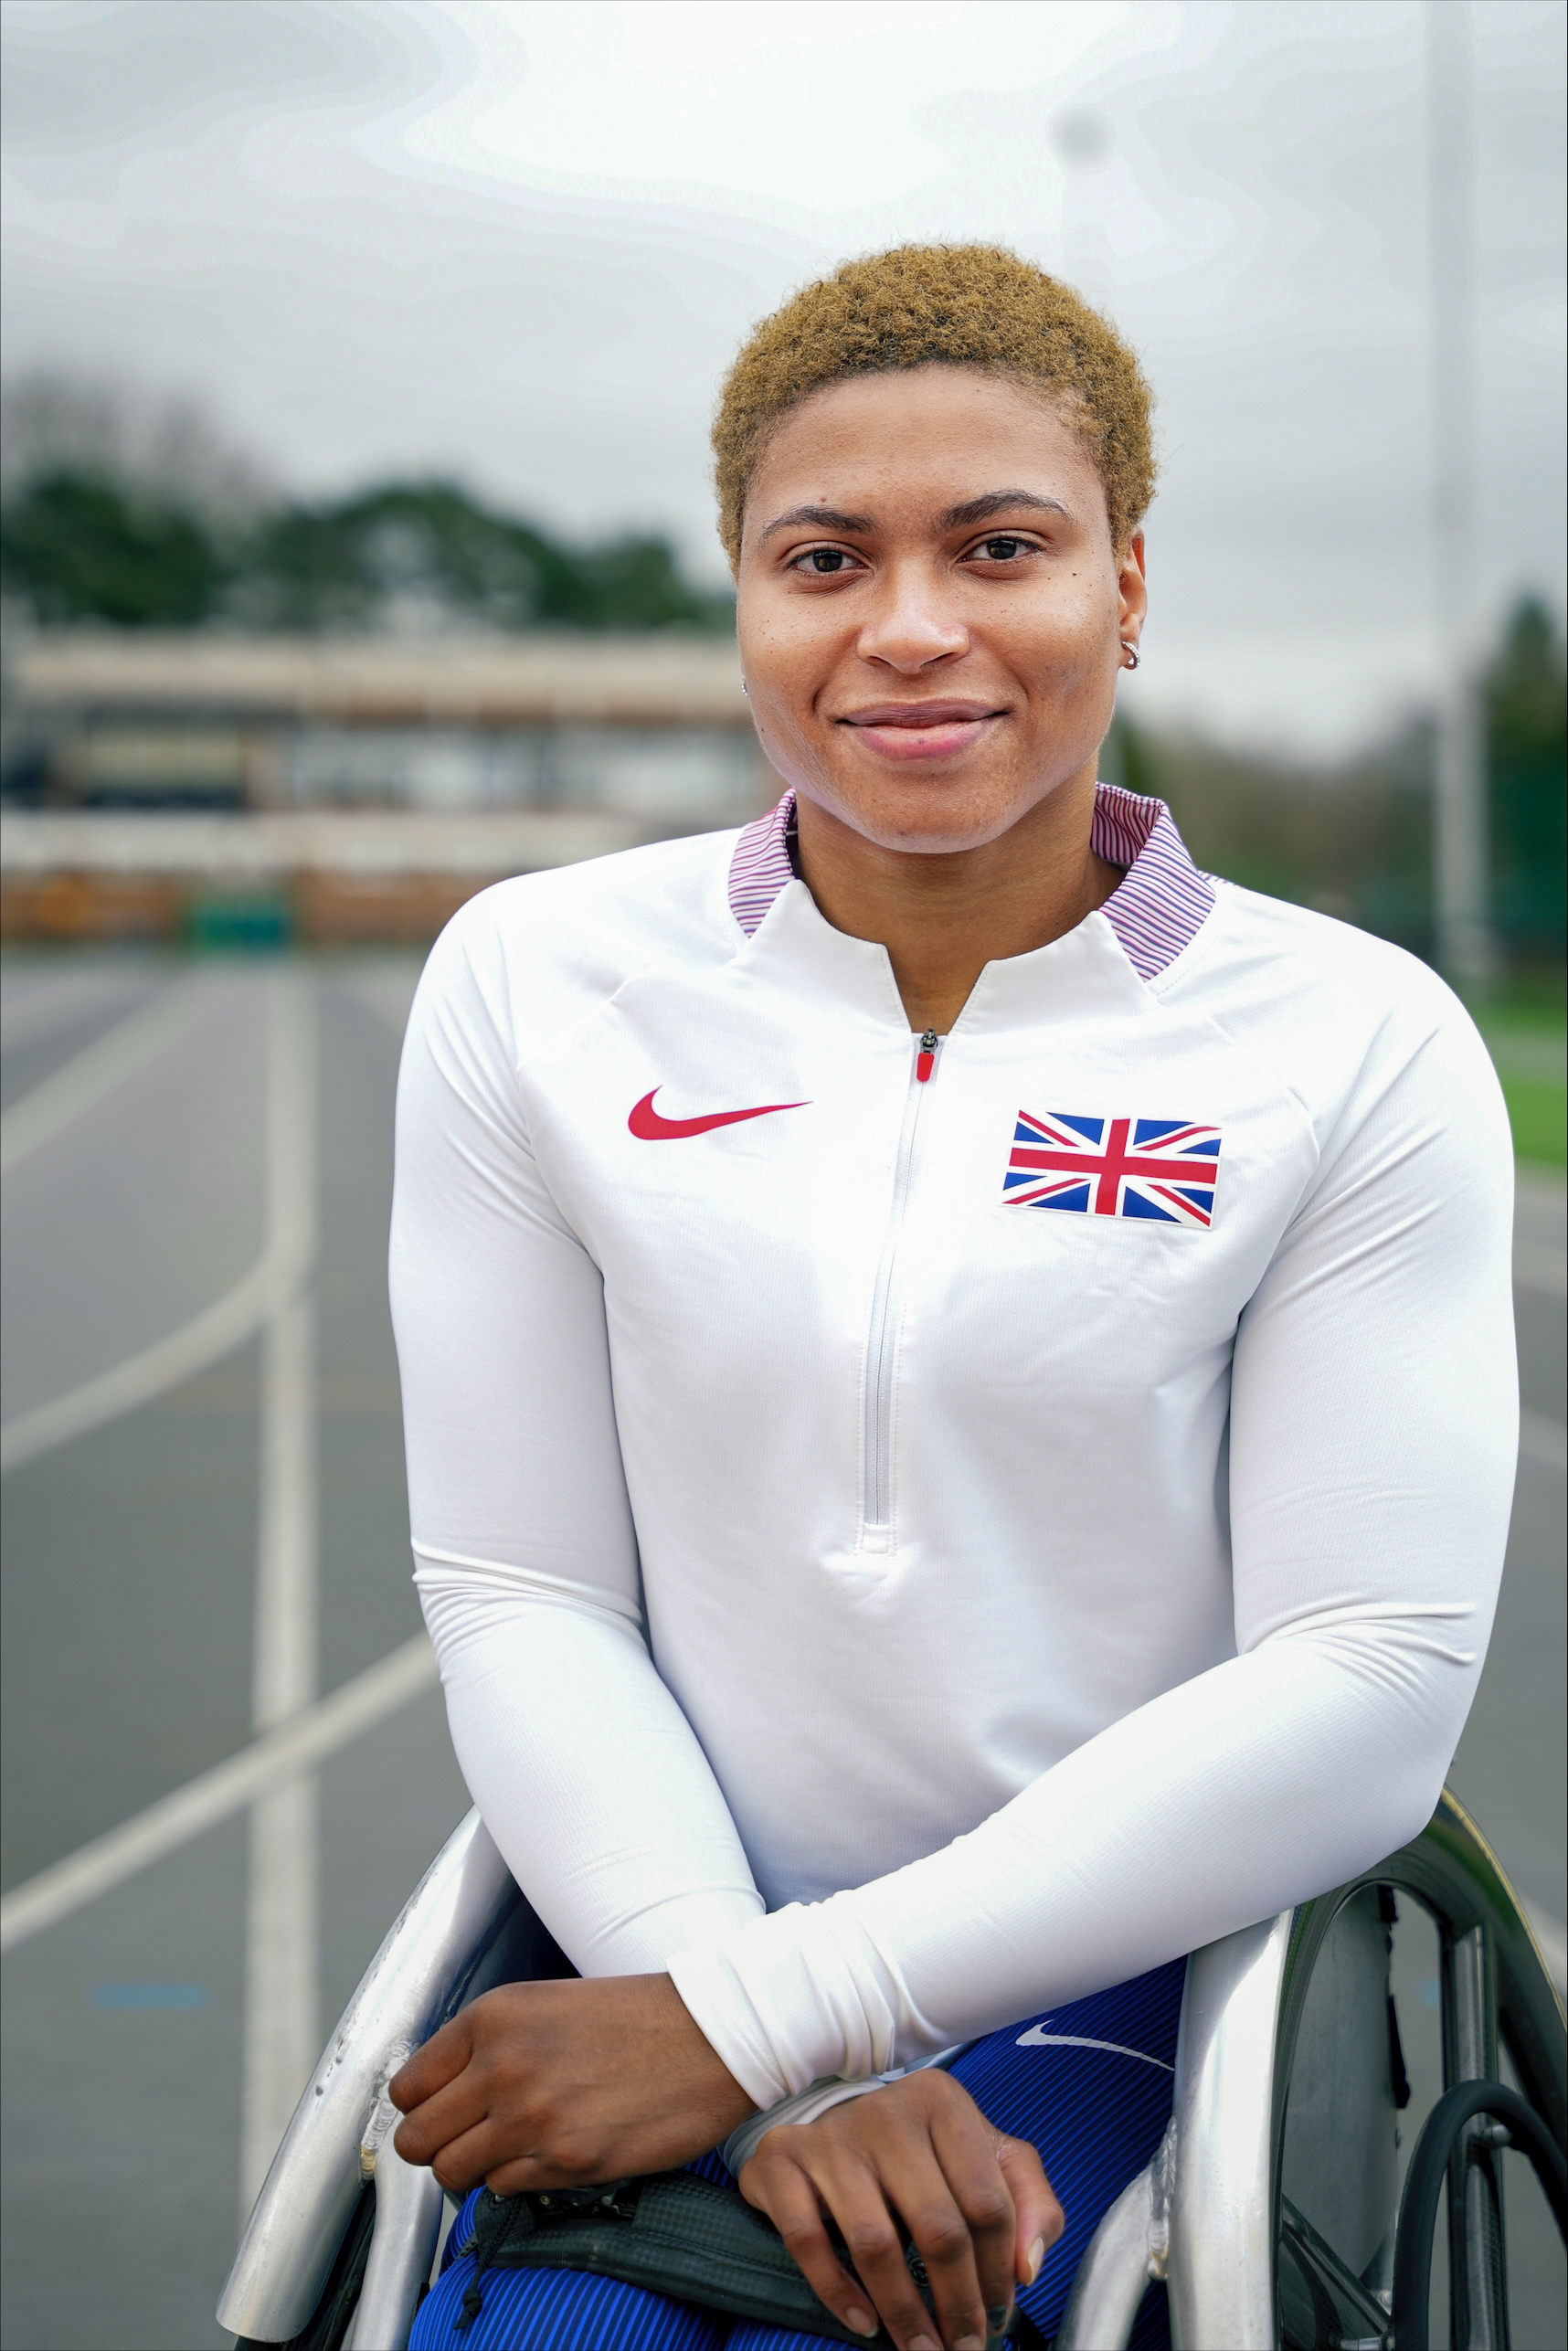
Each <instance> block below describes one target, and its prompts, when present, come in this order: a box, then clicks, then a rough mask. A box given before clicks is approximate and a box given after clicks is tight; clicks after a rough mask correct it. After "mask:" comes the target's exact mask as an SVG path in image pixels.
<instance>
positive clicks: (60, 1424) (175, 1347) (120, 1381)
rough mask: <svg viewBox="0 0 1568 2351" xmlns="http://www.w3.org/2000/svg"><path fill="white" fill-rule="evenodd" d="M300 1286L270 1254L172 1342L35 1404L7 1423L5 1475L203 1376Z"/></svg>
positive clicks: (2, 1442)
mask: <svg viewBox="0 0 1568 2351" xmlns="http://www.w3.org/2000/svg"><path fill="white" fill-rule="evenodd" d="M298 1280H299V1272H298V1268H297V1267H296V1266H294V1265H292V1264H291V1263H290V1262H289V1261H288V1260H287V1259H284V1258H280V1257H278V1256H276V1255H274V1254H273V1252H272V1251H271V1250H269V1251H268V1252H267V1254H266V1255H264V1256H263V1257H261V1258H260V1260H259V1261H258V1263H257V1264H256V1265H254V1266H252V1267H251V1268H250V1271H249V1273H248V1274H246V1275H245V1276H243V1277H242V1279H240V1280H239V1281H238V1282H236V1284H235V1285H234V1287H233V1288H232V1289H231V1290H226V1291H225V1292H224V1294H223V1296H222V1297H220V1298H217V1299H215V1300H214V1302H213V1304H212V1305H211V1306H209V1307H204V1308H202V1311H201V1312H200V1314H198V1315H195V1316H193V1317H192V1318H191V1320H190V1321H189V1322H187V1323H185V1324H183V1325H182V1327H181V1328H180V1329H178V1330H174V1331H171V1332H170V1333H169V1336H168V1337H167V1338H166V1339H159V1340H154V1343H153V1345H152V1346H151V1347H144V1348H143V1350H142V1351H141V1353H140V1354H139V1355H132V1356H129V1357H128V1358H127V1359H126V1361H124V1362H123V1363H116V1364H115V1365H114V1366H113V1368H112V1369H111V1370H110V1371H100V1372H99V1373H98V1374H97V1375H96V1377H95V1378H93V1379H90V1380H84V1381H83V1382H82V1384H81V1386H80V1387H79V1388H72V1389H71V1390H70V1391H69V1394H67V1395H63V1396H52V1397H51V1398H50V1399H49V1401H48V1403H44V1404H35V1405H34V1406H33V1409H32V1410H31V1412H26V1413H17V1414H16V1415H15V1416H14V1417H13V1418H12V1419H10V1420H8V1421H6V1422H5V1424H4V1425H3V1426H0V1471H5V1470H7V1469H15V1468H16V1467H18V1466H19V1465H20V1464H21V1463H22V1462H24V1461H31V1460H33V1459H34V1458H35V1456H37V1455H38V1454H40V1453H51V1452H52V1451H53V1450H54V1448H55V1446H57V1445H68V1444H69V1442H70V1440H71V1438H72V1437H73V1436H85V1435H87V1433H88V1431H89V1430H90V1429H95V1428H101V1427H102V1426H103V1425H104V1424H105V1422H107V1421H112V1420H118V1419H119V1418H120V1417H121V1415H122V1414H124V1413H130V1412H134V1411H135V1410H136V1407H137V1406H138V1405H139V1404H146V1403H152V1401H153V1398H154V1396H161V1395H163V1394H164V1393H165V1392H166V1391H167V1390H168V1389H170V1388H177V1387H179V1386H180V1384H181V1382H183V1381H185V1380H189V1379H191V1378H193V1377H194V1376H195V1374H196V1372H197V1371H206V1369H207V1365H208V1364H209V1363H216V1362H217V1360H218V1358H219V1357H220V1356H223V1355H227V1354H228V1352H229V1350H231V1349H232V1348H235V1347H238V1345H239V1343H240V1341H241V1340H245V1339H249V1336H250V1334H251V1332H252V1331H253V1330H254V1329H256V1327H257V1325H258V1324H259V1323H260V1322H263V1321H265V1320H266V1318H268V1317H269V1316H270V1315H271V1314H272V1313H273V1312H274V1311H275V1310H276V1308H277V1306H278V1303H279V1300H280V1299H281V1298H284V1297H289V1296H290V1295H291V1293H292V1291H293V1289H294V1287H295V1286H296V1284H297V1282H298Z"/></svg>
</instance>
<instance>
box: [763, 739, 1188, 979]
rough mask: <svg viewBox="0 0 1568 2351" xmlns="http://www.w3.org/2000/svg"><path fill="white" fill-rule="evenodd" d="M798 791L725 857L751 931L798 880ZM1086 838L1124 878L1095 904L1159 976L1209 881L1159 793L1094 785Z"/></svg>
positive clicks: (1138, 961)
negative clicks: (794, 852) (793, 851)
mask: <svg viewBox="0 0 1568 2351" xmlns="http://www.w3.org/2000/svg"><path fill="white" fill-rule="evenodd" d="M794 826H795V795H794V793H793V792H786V793H785V795H784V797H783V799H782V800H780V801H779V805H778V807H777V808H774V809H769V810H768V814H767V815H766V816H759V817H758V820H757V821H756V822H755V824H748V825H747V828H746V830H745V831H744V832H743V833H742V834H741V836H740V839H739V840H738V841H737V842H736V845H735V854H734V856H733V857H732V858H731V859H730V864H729V905H730V912H731V913H732V914H733V915H734V916H735V918H736V922H737V923H738V924H739V925H740V927H741V929H742V930H743V931H744V932H745V933H746V936H747V938H749V937H751V935H752V933H753V932H754V931H755V930H757V929H758V927H759V926H760V924H761V922H762V919H763V916H765V915H766V914H767V912H768V908H769V906H770V905H772V904H773V901H774V899H775V898H776V897H777V896H778V895H779V892H780V890H783V889H787V888H788V886H789V884H790V883H791V882H792V881H794V879H795V867H794V862H793V860H792V858H791V856H790V849H789V843H790V837H791V835H792V833H793V831H794ZM1089 843H1090V846H1091V848H1092V849H1093V850H1094V852H1095V854H1096V855H1097V857H1103V858H1104V859H1105V860H1106V862H1107V864H1111V865H1119V866H1120V867H1121V868H1122V869H1123V875H1124V878H1123V880H1122V881H1121V882H1120V883H1119V884H1118V886H1117V887H1116V889H1114V890H1113V891H1112V892H1111V895H1110V896H1109V897H1108V898H1107V900H1106V902H1105V904H1104V905H1103V906H1102V907H1101V908H1100V912H1101V914H1103V915H1104V916H1105V918H1106V920H1107V922H1108V923H1109V925H1110V927H1111V928H1112V930H1114V931H1115V933H1116V935H1117V937H1118V940H1119V941H1120V944H1121V949H1122V952H1123V954H1124V955H1125V956H1126V957H1127V959H1128V962H1129V963H1130V964H1131V966H1132V968H1133V969H1134V970H1135V971H1136V972H1137V973H1138V975H1139V979H1140V980H1154V979H1157V978H1158V977H1159V975H1160V972H1162V971H1163V970H1164V969H1166V966H1167V965H1168V964H1171V963H1174V962H1175V960H1176V958H1177V957H1178V956H1179V955H1180V954H1181V950H1182V948H1184V947H1187V946H1188V945H1190V944H1191V942H1192V939H1193V938H1195V937H1196V936H1197V934H1198V932H1199V930H1200V929H1201V927H1202V924H1203V922H1204V921H1205V919H1206V918H1207V916H1208V914H1209V911H1210V909H1211V908H1212V906H1213V903H1214V888H1213V883H1212V882H1211V881H1210V880H1209V878H1208V876H1207V874H1200V873H1199V871H1198V868H1197V867H1196V866H1195V865H1194V864H1193V863H1192V859H1191V857H1189V855H1188V854H1187V844H1186V842H1184V841H1183V840H1182V838H1181V834H1180V833H1179V832H1178V831H1177V830H1176V821H1175V819H1174V817H1172V815H1171V811H1170V810H1169V809H1168V808H1167V807H1166V805H1165V803H1164V801H1163V800H1144V799H1142V798H1141V797H1140V796H1139V794H1138V793H1137V792H1124V791H1123V790H1122V789H1121V788H1120V787H1119V785H1117V784H1097V785H1096V786H1095V821H1094V828H1093V831H1091V832H1090V835H1089Z"/></svg>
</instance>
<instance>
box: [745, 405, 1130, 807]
mask: <svg viewBox="0 0 1568 2351" xmlns="http://www.w3.org/2000/svg"><path fill="white" fill-rule="evenodd" d="M738 588H739V598H738V612H737V620H738V627H739V632H740V651H741V659H742V662H743V663H744V665H745V670H746V678H747V687H748V690H749V692H750V695H751V706H752V710H753V712H754V713H755V715H756V719H757V727H758V734H759V735H760V736H761V738H762V743H763V747H764V748H765V749H766V751H767V753H768V757H769V758H770V759H771V760H772V762H773V765H774V766H775V768H778V770H779V774H780V775H781V776H783V777H784V778H786V779H787V780H788V781H789V783H791V784H793V785H794V786H795V788H796V789H797V790H798V791H800V792H801V793H803V794H804V795H805V796H806V797H807V798H808V799H809V800H814V801H816V802H817V803H818V804H819V805H820V806H821V807H823V808H824V809H826V810H830V811H831V812H832V814H833V815H835V816H837V817H839V818H840V819H842V821H843V822H844V823H846V824H848V825H849V826H851V827H852V828H853V830H854V831H857V832H859V833H862V834H863V835H864V836H865V837H866V838H867V839H868V840H872V841H875V842H880V843H881V844H882V845H883V846H884V847H885V848H889V849H901V850H906V851H908V850H915V851H924V852H927V853H941V852H943V851H948V852H951V851H955V850H963V849H971V848H978V847H980V845H981V844H982V843H983V842H988V841H994V840H997V839H998V838H999V837H1000V836H1001V834H1002V833H1004V832H1006V831H1009V829H1010V828H1011V827H1012V825H1014V824H1016V823H1017V822H1018V821H1019V819H1020V818H1021V817H1022V816H1023V815H1025V814H1026V813H1027V811H1028V810H1030V809H1032V808H1033V807H1034V806H1035V805H1036V804H1037V803H1038V802H1039V801H1040V800H1044V798H1045V797H1046V795H1047V794H1048V793H1050V792H1052V791H1054V790H1055V789H1056V788H1057V786H1058V785H1060V784H1062V783H1065V781H1066V780H1067V779H1068V778H1070V777H1074V776H1077V775H1079V774H1081V773H1082V772H1083V770H1084V769H1085V768H1086V767H1089V766H1092V764H1093V762H1094V760H1095V757H1096V755H1097V751H1098V749H1099V746H1100V744H1101V742H1102V741H1103V740H1104V738H1105V735H1106V731H1107V728H1108V726H1109V725H1110V721H1111V714H1112V710H1113V707H1114V704H1115V696H1116V674H1117V671H1118V668H1119V667H1120V666H1121V664H1122V660H1123V656H1122V651H1121V640H1122V639H1123V638H1124V637H1131V638H1133V639H1136V637H1137V635H1138V632H1139V626H1140V624H1141V621H1142V619H1143V613H1144V607H1145V602H1146V598H1145V591H1144V582H1143V541H1142V537H1141V535H1139V537H1138V538H1135V539H1134V540H1133V542H1132V544H1131V545H1130V546H1129V547H1128V549H1127V550H1126V551H1125V553H1123V554H1122V555H1121V556H1118V554H1117V551H1116V550H1115V548H1114V547H1113V546H1112V545H1111V536H1110V528H1109V524H1108V523H1107V518H1106V500H1105V491H1104V488H1103V486H1102V484H1101V482H1100V478H1099V476H1098V474H1097V472H1096V471H1095V468H1094V465H1093V463H1092V462H1091V461H1090V459H1089V458H1088V457H1087V455H1086V453H1085V450H1084V449H1083V447H1082V444H1081V443H1080V441H1079V440H1078V439H1077V437H1076V436H1075V434H1074V433H1073V431H1072V430H1071V429H1069V428H1068V427H1067V426H1066V425H1065V424H1064V423H1063V422H1062V421H1061V419H1060V418H1058V417H1057V416H1055V415H1054V414H1053V412H1052V410H1051V409H1050V408H1048V407H1047V406H1046V405H1045V402H1044V399H1043V398H1040V397H1031V395H1030V394H1029V393H1027V392H1024V391H1022V390H1020V389H1018V388H1017V387H1014V386H1013V385H1012V384H1010V383H1005V382H999V381H997V380H996V379H995V378H994V377H991V376H985V375H981V374H980V373H978V372H976V371H973V370H970V369H968V368H962V367H922V368H917V369H914V370H911V371H909V372H907V373H904V374H895V375H882V376H855V377H852V378H851V379H850V380H849V381H848V382H846V383H842V384H834V385H831V386H829V387H827V388H826V389H825V390H823V391H821V392H816V393H813V394H812V395H811V397H810V398H809V399H806V400H803V401H802V402H801V404H800V407H799V408H795V409H792V410H791V411H790V412H789V415H788V416H787V417H786V418H784V419H783V421H782V423H781V424H780V425H779V426H778V427H777V428H776V429H775V431H774V434H773V437H772V439H771V440H770V441H769V442H768V445H767V448H766V450H764V453H763V455H762V457H761V459H760V461H759V462H758V466H757V469H756V471H755V472H754V474H753V476H752V479H751V484H750V487H749V489H748V491H747V503H746V524H745V531H744V535H743V538H742V543H741V556H740V573H739V582H738Z"/></svg>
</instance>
